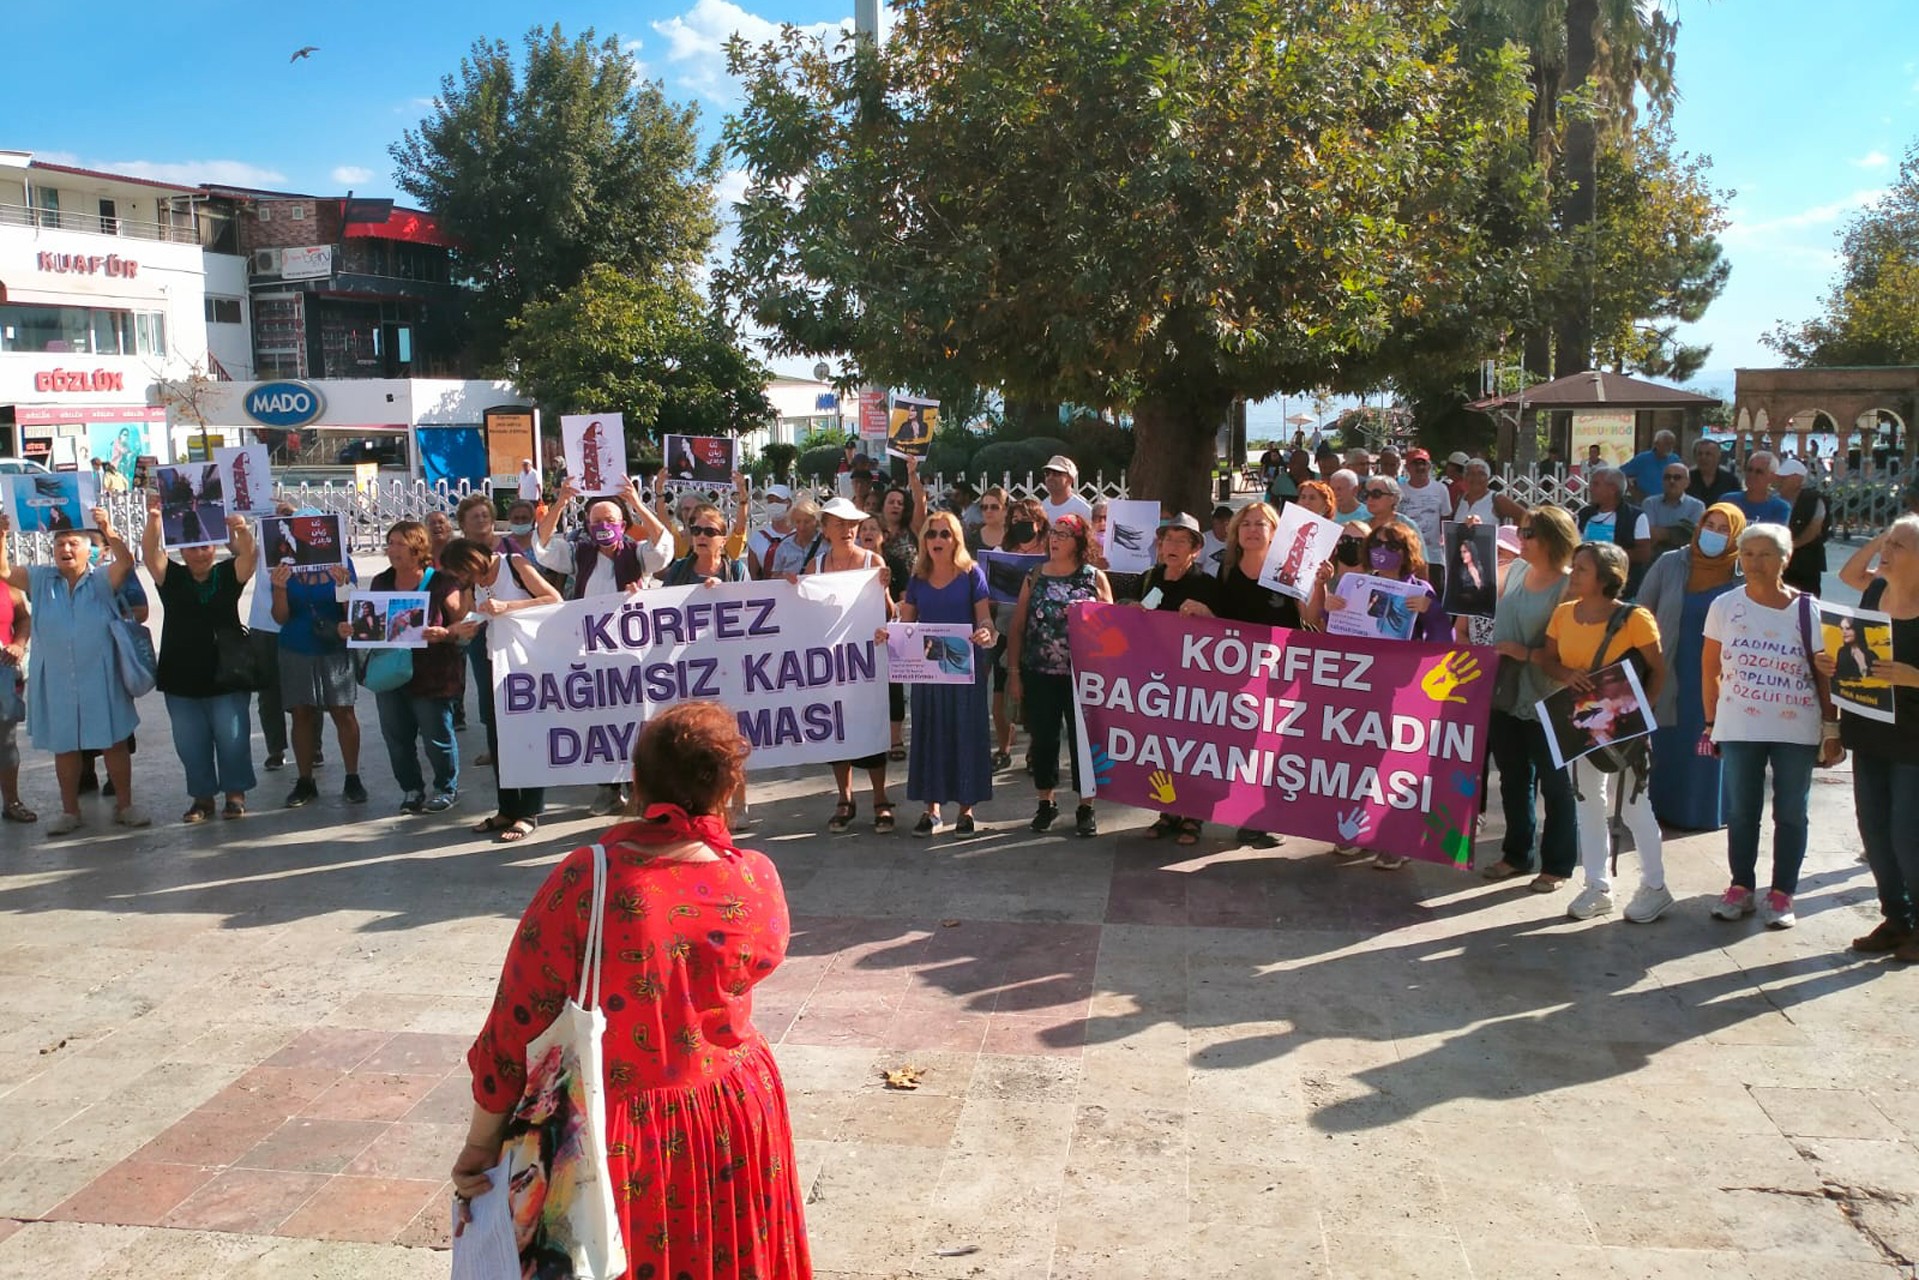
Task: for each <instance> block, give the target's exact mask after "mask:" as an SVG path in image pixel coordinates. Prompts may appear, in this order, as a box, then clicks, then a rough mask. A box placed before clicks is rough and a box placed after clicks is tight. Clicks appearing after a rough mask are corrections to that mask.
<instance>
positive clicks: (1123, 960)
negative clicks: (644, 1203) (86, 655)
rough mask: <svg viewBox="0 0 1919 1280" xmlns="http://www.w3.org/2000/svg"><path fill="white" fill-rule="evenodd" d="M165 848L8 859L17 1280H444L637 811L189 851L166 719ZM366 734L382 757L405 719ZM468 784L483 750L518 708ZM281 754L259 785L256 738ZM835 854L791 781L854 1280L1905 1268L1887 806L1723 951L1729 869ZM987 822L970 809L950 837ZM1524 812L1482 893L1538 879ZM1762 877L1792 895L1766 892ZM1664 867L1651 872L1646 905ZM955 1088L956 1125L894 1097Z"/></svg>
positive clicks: (399, 820) (776, 818)
mask: <svg viewBox="0 0 1919 1280" xmlns="http://www.w3.org/2000/svg"><path fill="white" fill-rule="evenodd" d="M141 711H142V714H143V716H144V717H145V723H144V726H143V728H142V730H141V739H142V743H141V748H140V751H139V753H138V755H137V756H136V765H135V776H136V792H137V793H138V798H139V799H140V801H141V803H142V804H144V805H145V806H147V807H148V808H149V809H150V810H151V812H152V813H153V814H154V816H155V819H156V825H155V826H154V827H153V828H152V829H151V830H148V831H143V832H127V831H122V830H120V829H118V828H115V827H113V826H112V825H111V824H110V822H109V821H108V817H109V814H110V812H111V808H110V806H111V803H112V802H111V801H109V800H102V799H99V798H97V797H89V798H88V799H87V800H86V802H85V804H86V809H87V813H88V817H89V825H88V827H87V828H86V829H85V830H84V831H83V832H82V833H81V834H80V835H79V836H76V837H73V838H68V839H64V840H51V841H50V840H48V839H46V838H45V836H44V835H43V829H44V826H45V823H46V821H47V820H48V819H49V818H50V817H51V816H53V814H54V813H55V812H57V809H58V805H57V803H56V802H55V799H54V796H55V789H54V784H53V778H52V771H51V765H50V762H49V761H48V760H47V758H45V757H40V756H35V755H33V753H31V752H29V753H28V765H27V768H26V771H25V775H24V787H25V791H26V798H27V801H28V803H29V804H30V805H32V806H33V807H35V808H37V809H38V810H39V811H40V813H41V825H40V826H37V827H18V826H12V825H9V826H7V827H6V828H5V829H4V830H0V873H3V874H0V912H4V913H5V916H4V918H5V925H4V933H0V983H4V991H5V995H4V997H0V998H3V999H4V1001H5V1010H6V1013H7V1016H6V1017H5V1018H4V1020H3V1023H0V1092H4V1093H5V1105H4V1106H0V1161H3V1162H0V1275H4V1276H48V1275H63V1276H89V1277H119V1276H127V1277H134V1276H137V1277H142V1278H143V1280H155V1278H159V1277H182V1278H184V1277H193V1278H195V1280H203V1278H215V1277H287V1276H299V1277H307V1276H314V1277H320V1276H325V1277H332V1276H339V1277H411V1276H443V1275H445V1274H446V1273H447V1270H448V1255H447V1254H446V1252H445V1251H444V1250H445V1247H446V1242H447V1233H446V1222H447V1218H448V1200H449V1194H450V1191H449V1187H448V1184H447V1182H446V1177H445V1175H446V1170H447V1167H448V1165H449V1164H450V1162H451V1160H452V1157H453V1155H454V1153H455V1151H456V1149H457V1148H458V1146H459V1144H460V1141H461V1138H462V1135H463V1126H464V1123H465V1117H466V1114H467V1110H468V1093H467V1084H466V1070H465V1066H464V1061H463V1059H464V1052H465V1048H466V1046H467V1044H468V1043H469V1042H470V1040H471V1038H472V1036H473V1034H474V1032H475V1031H476V1030H477V1029H478V1027H479V1025H480V1022H481V1020H482V1017H483V1015H484V1013H485V1011H486V1009H487V1007H488V1004H489V1000H490V996H491V992H492V988H493V984H494V981H495V977H496V974H497V969H498V965H499V962H500V959H501V957H502V956H503V954H504V952H505V948H506V945H507V942H508V938H509V935H510V933H511V930H512V926H513V922H514V920H515V919H516V918H517V914H518V912H519V910H520V909H521V907H522V906H523V905H524V903H525V901H526V900H527V899H528V897H529V896H530V895H531V894H532V892H533V890H534V888H535V887H536V885H537V884H538V882H539V879H540V877H541V876H542V874H543V872H544V868H545V867H547V866H548V865H550V863H551V862H552V861H553V860H554V859H555V858H556V857H558V856H559V855H560V854H561V853H562V852H563V851H565V850H566V849H568V848H571V847H573V846H574V845H576V844H579V843H582V842H583V841H585V840H586V839H587V838H588V837H589V836H590V835H591V833H593V832H594V831H596V830H598V829H599V827H600V825H601V824H600V823H599V822H598V821H597V820H594V819H590V818H588V817H586V815H585V811H584V805H585V803H586V802H587V800H588V799H590V796H591V793H590V792H589V791H588V790H586V789H576V790H568V791H562V792H558V793H555V795H554V800H555V802H556V809H555V811H554V812H553V813H552V814H551V815H550V816H549V820H548V822H547V823H546V824H545V825H544V826H542V827H541V829H540V831H539V833H538V835H537V837H536V838H535V839H534V840H532V841H529V842H528V843H526V844H522V845H518V846H503V845H496V844H492V843H490V842H487V841H485V840H484V839H483V838H482V837H478V836H473V835H470V834H469V833H468V831H467V827H468V826H469V825H471V824H472V823H474V822H476V821H477V820H478V819H479V818H480V817H482V816H484V814H485V813H486V812H488V811H489V807H488V805H487V801H488V800H490V798H491V786H490V779H489V778H487V777H486V776H485V775H484V774H483V773H482V772H480V771H470V772H469V773H468V780H467V786H466V795H465V797H464V798H463V800H462V802H461V804H460V806H459V807H458V808H456V809H455V810H453V811H452V812H450V813H448V814H444V815H438V816H435V817H425V818H405V817H401V816H399V815H398V814H397V813H396V812H395V809H396V806H397V803H398V800H399V796H398V793H397V791H396V790H395V789H394V787H393V785H392V783H391V781H390V779H388V777H387V776H386V767H385V758H384V753H383V752H382V751H381V750H380V748H379V746H378V742H377V737H376V736H375V735H374V734H373V733H371V732H369V733H368V735H367V737H368V746H369V748H370V749H369V750H368V751H367V753H366V758H365V767H364V769H363V773H364V775H365V777H366V779H367V783H368V786H369V787H370V789H371V790H372V792H373V799H372V802H371V804H369V805H367V806H365V807H363V808H355V807H350V806H347V805H346V804H344V803H343V802H342V801H341V800H340V799H339V790H340V782H341V771H340V767H339V763H338V760H337V755H333V752H334V748H333V747H332V744H331V742H330V741H329V745H328V750H329V753H330V755H331V756H332V758H331V759H330V760H329V763H328V765H327V767H326V768H325V769H323V770H322V771H321V773H320V783H321V790H322V793H323V798H322V800H321V801H320V802H319V803H317V804H315V805H314V806H312V807H310V808H307V809H303V810H298V811H285V810H282V809H280V808H279V807H278V805H279V802H280V800H281V798H282V797H283V796H284V794H285V792H286V790H287V789H288V788H289V787H290V786H291V784H292V780H293V779H292V772H291V770H290V769H289V770H287V771H284V772H279V773H271V774H262V775H261V776H262V779H263V785H262V786H261V788H260V789H259V790H258V791H257V792H255V793H254V796H253V804H254V810H255V811H254V812H253V813H252V814H250V815H248V816H247V817H245V818H243V819H240V820H237V821H222V820H220V819H217V818H216V819H214V820H213V821H210V822H208V823H207V824H205V825H204V826H199V827H183V826H180V825H178V823H177V821H176V819H177V815H178V813H179V812H180V811H181V810H182V809H184V807H185V805H186V797H185V796H184V794H183V793H182V792H181V789H180V788H181V783H180V770H179V766H178V763H177V761H176V760H175V759H174V757H173V753H172V751H171V747H170V742H169V741H168V737H167V731H166V727H165V712H164V708H163V706H162V705H161V702H160V700H159V699H158V697H157V696H156V697H149V698H148V699H145V700H143V702H142V704H141ZM361 713H362V716H363V717H364V720H365V723H366V725H367V727H368V728H369V730H370V729H371V728H372V724H373V719H374V717H373V708H372V705H371V699H370V698H363V699H362V705H361ZM461 744H462V748H463V749H464V750H466V751H468V752H474V751H478V750H481V749H482V748H483V746H484V737H483V735H482V733H481V731H480V729H479V725H478V719H477V715H476V716H475V717H474V727H473V728H471V729H469V730H468V731H467V732H466V733H464V734H463V735H462V738H461ZM258 750H259V748H258V744H257V743H256V751H258ZM894 769H895V773H896V780H895V783H894V790H895V793H896V799H898V800H899V802H900V830H899V832H898V833H897V834H894V835H890V836H884V837H882V836H876V835H874V834H872V832H871V812H870V807H869V805H868V803H867V797H866V795H865V794H864V792H862V793H861V795H860V826H859V827H858V828H857V829H856V831H855V832H854V833H852V834H849V835H847V836H843V837H834V836H827V835H824V834H821V831H822V829H823V827H824V824H825V820H826V818H827V816H828V813H829V811H830V809H831V807H832V806H831V796H830V784H829V783H828V781H827V778H826V776H825V770H824V769H819V770H808V771H796V772H789V773H780V774H773V775H756V778H755V791H754V803H753V810H754V815H755V817H756V818H757V819H759V821H760V828H759V831H758V832H757V833H756V835H755V836H754V837H753V839H752V840H749V841H748V842H747V843H757V844H758V845H759V846H760V847H763V848H765V849H767V850H768V851H769V852H771V854H772V856H773V857H774V859H775V860H776V861H777V863H778V864H779V866H780V869H781V872H782V875H783V877H784V879H785V883H786V889H787V894H788V897H789V899H790V901H791V905H792V909H793V912H794V915H795V930H794V937H793V944H792V950H791V955H790V958H789V959H788V961H787V963H786V964H785V966H784V967H782V968H781V969H780V970H779V971H778V973H777V974H775V975H774V976H773V978H772V979H771V980H769V981H768V982H767V983H766V984H765V985H764V986H763V987H762V988H761V989H760V990H761V993H762V994H761V995H760V996H759V998H758V1001H757V1020H758V1022H759V1024H760V1026H761V1028H762V1029H763V1030H764V1032H765V1033H766V1034H767V1036H768V1037H770V1038H771V1039H773V1040H774V1041H775V1042H776V1043H777V1045H778V1054H779V1059H780V1062H781V1065H782V1067H783V1069H784V1070H785V1073H786V1078H787V1084H788V1089H789V1094H790V1098H791V1102H792V1108H793V1113H794V1121H795V1128H796V1132H797V1135H798V1159H799V1164H800V1168H801V1175H802V1178H803V1180H804V1185H805V1187H806V1199H807V1205H806V1212H807V1216H808V1223H809V1228H810V1232H811V1238H812V1246H813V1252H814V1258H815V1262H816V1265H817V1266H818V1268H819V1269H820V1273H821V1274H822V1275H824V1276H827V1277H852V1276H858V1277H904V1276H916V1277H917V1276H944V1277H1022V1278H1023V1277H1047V1276H1051V1277H1061V1278H1064V1277H1093V1276H1098V1277H1102V1278H1104V1277H1125V1276H1142V1277H1145V1276H1151V1277H1178V1276H1193V1277H1214V1276H1229V1275H1244V1276H1274V1277H1280V1276H1284V1277H1295V1276H1319V1275H1340V1276H1368V1277H1372V1276H1381V1277H1384V1276H1391V1277H1405V1276H1419V1277H1424V1276H1474V1277H1491V1276H1518V1277H1536V1276H1555V1275H1565V1276H1575V1275H1576V1276H1581V1277H1591V1276H1619V1277H1653V1276H1661V1277H1665V1276H1673V1277H1678V1276H1711V1277H1754V1278H1755V1280H1775V1278H1776V1280H1788V1278H1791V1280H1800V1278H1804V1277H1855V1276H1856V1277H1868V1276H1889V1275H1902V1274H1909V1272H1910V1268H1909V1266H1908V1265H1907V1264H1906V1262H1905V1259H1906V1258H1908V1257H1919V1207H1915V1205H1914V1203H1913V1196H1914V1195H1915V1193H1919V1148H1915V1146H1914V1143H1913V1137H1914V1134H1915V1131H1919V1088H1915V1083H1914V1081H1915V1077H1916V1076H1919V1054H1915V1052H1914V1048H1915V1037H1916V1036H1919V1013H1915V1007H1916V1005H1915V1001H1914V999H1913V996H1912V984H1913V983H1915V982H1919V974H1909V973H1905V972H1902V971H1900V969H1899V968H1898V967H1897V966H1895V965H1893V964H1890V963H1888V962H1886V961H1884V960H1875V959H1865V958H1859V957H1855V956H1853V955H1851V954H1849V953H1848V952H1847V951H1846V942H1847V940H1848V939H1849V938H1851V937H1854V936H1856V935H1858V934H1860V933H1863V932H1865V931H1866V930H1867V929H1869V928H1870V927H1871V926H1872V925H1873V923H1874V922H1875V921H1876V919H1877V910H1876V906H1875V902H1874V898H1873V894H1872V883H1871V877H1870V876H1869V874H1868V873H1867V871H1866V868H1865V866H1864V865H1863V864H1862V863H1860V862H1859V861H1858V860H1857V854H1858V836H1857V832H1856V829H1855V826H1854V823H1853V817H1852V804H1851V790H1850V785H1849V784H1850V779H1849V776H1848V775H1847V774H1846V772H1845V771H1844V770H1839V771H1834V772H1830V773H1826V772H1822V773H1821V774H1820V776H1819V778H1818V780H1817V781H1816V783H1815V786H1814V801H1813V803H1814V809H1813V813H1814V847H1813V851H1812V853H1811V855H1810V856H1809V858H1808V863H1807V867H1806V872H1805V877H1804V882H1803V884H1802V888H1801V894H1800V897H1799V903H1798V905H1799V926H1798V927H1797V928H1796V929H1792V930H1788V931H1781V932H1766V931H1764V930H1762V929H1761V928H1760V927H1759V926H1758V925H1757V924H1756V923H1754V922H1751V921H1748V922H1745V923H1739V924H1727V923H1722V922H1719V921H1715V920H1712V919H1709V918H1708V917H1707V914H1706V909H1707V907H1708V905H1709V903H1710V901H1711V899H1712V897H1713V896H1715V895H1716V894H1717V893H1718V892H1719V891H1720V890H1721V889H1722V888H1723V887H1724V884H1725V880H1726V876H1725V871H1724V838H1723V836H1722V835H1718V834H1709V835H1701V836H1695V837H1690V838H1679V839H1674V840H1672V841H1670V842H1669V844H1668V861H1669V864H1670V869H1671V881H1672V887H1673V890H1674V892H1675V893H1676V894H1677V895H1678V897H1679V899H1680V901H1679V903H1678V905H1677V906H1676V907H1674V908H1673V910H1672V911H1671V912H1669V913H1668V914H1667V915H1666V917H1665V918H1663V919H1661V920H1659V921H1658V922H1656V923H1654V924H1651V925H1644V926H1641V925H1633V924H1628V923H1626V922H1624V921H1623V920H1621V919H1620V918H1619V917H1618V916H1617V915H1615V916H1613V917H1611V918H1607V919H1602V920H1599V921H1595V922H1592V923H1583V924H1582V923H1575V922H1573V921H1570V920H1567V919H1566V918H1565V917H1564V915H1563V912H1564V909H1565V905H1566V902H1567V901H1568V900H1569V897H1570V891H1568V890H1561V891H1560V892H1558V893H1556V894H1553V895H1536V894H1533V893H1529V892H1527V890H1526V887H1525V886H1526V881H1525V880H1524V879H1519V880H1514V881H1508V882H1506V883H1504V884H1501V885H1489V884H1486V883H1485V882H1483V881H1481V880H1480V879H1479V878H1478V877H1477V876H1476V875H1472V874H1467V873H1461V872H1457V871H1454V870H1451V869H1449V868H1444V867H1437V866H1409V867H1407V868H1405V869H1403V870H1399V871H1392V872H1381V871H1376V870H1374V869H1373V868H1372V867H1371V865H1370V864H1369V863H1366V862H1361V863H1358V864H1348V863H1343V862H1340V861H1339V860H1337V859H1334V858H1332V857H1330V856H1329V855H1328V853H1327V850H1326V847H1325V846H1324V845H1320V844H1316V843H1312V842H1307V841H1304V840H1300V839H1292V840H1288V841H1286V842H1285V843H1284V844H1282V845H1281V846H1280V847H1279V848H1277V849H1274V850H1270V851H1257V850H1253V849H1249V848H1241V847H1236V846H1234V844H1233V842H1232V841H1231V840H1230V839H1229V838H1228V833H1226V832H1224V831H1222V830H1220V829H1217V828H1213V827H1209V828H1208V829H1207V838H1206V839H1204V840H1203V841H1202V842H1201V843H1200V844H1199V845H1197V846H1195V847H1192V848H1177V847H1174V846H1172V845H1170V844H1166V843H1161V842H1153V841H1149V840H1146V839H1144V838H1143V837H1142V835H1141V830H1142V828H1143V826H1144V823H1145V821H1146V815H1143V814H1140V813H1138V812H1136V811H1130V810H1121V809H1117V808H1108V809H1106V810H1104V811H1103V813H1102V818H1101V822H1102V826H1103V828H1104V834H1102V835H1101V836H1100V837H1098V838H1096V839H1090V840H1083V839H1078V838H1076V837H1074V836H1073V835H1072V834H1071V833H1070V828H1071V811H1070V808H1069V809H1068V812H1067V815H1066V817H1065V818H1064V819H1063V820H1062V821H1061V822H1060V824H1059V833H1058V834H1050V835H1046V836H1037V835H1034V834H1033V833H1032V832H1030V831H1029V830H1028V829H1027V826H1026V822H1027V819H1028V817H1029V816H1030V814H1031V791H1030V787H1029V786H1028V784H1027V779H1026V778H1025V777H1024V775H1023V774H1022V773H1021V772H1020V771H1019V769H1018V766H1017V764H1016V765H1015V768H1014V769H1012V770H1011V771H1008V772H1005V773H1002V774H1001V775H1000V784H1001V789H1000V791H999V792H998V794H997V796H996V798H995V799H994V800H993V801H992V802H991V803H990V804H987V805H984V806H982V807H981V810H980V814H981V818H982V827H983V829H982V831H981V833H980V834H979V835H978V836H976V837H974V838H970V839H964V840H960V839H955V838H952V837H950V836H946V837H940V838H936V839H934V840H931V841H924V840H916V839H913V838H912V837H911V836H910V835H908V834H907V831H908V829H909V828H910V827H911V826H912V823H913V821H914V820H915V818H916V817H917V813H916V806H913V805H910V804H908V803H906V801H905V786H904V781H903V778H900V777H898V774H900V773H901V772H903V769H904V766H903V765H895V766H894ZM949 816H950V811H949ZM1497 835H1498V825H1497V821H1496V820H1493V821H1491V822H1489V824H1488V825H1487V827H1486V828H1485V830H1484V831H1483V833H1482V839H1481V843H1480V849H1481V851H1482V852H1481V857H1482V859H1483V860H1488V861H1489V860H1491V859H1492V858H1494V857H1496V856H1497ZM1763 866H1764V863H1763V862H1762V871H1763ZM1636 883H1637V878H1636V862H1635V860H1634V859H1633V858H1632V857H1631V856H1630V855H1628V856H1627V857H1626V858H1625V859H1624V862H1623V865H1622V876H1621V887H1622V889H1623V890H1624V892H1626V893H1630V890H1631V888H1632V887H1633V886H1634V885H1635V884H1636ZM907 1065H911V1066H916V1067H919V1068H921V1069H922V1071H923V1073H924V1078H923V1082H922V1084H921V1085H920V1087H919V1088H918V1089H917V1090H916V1091H912V1092H901V1091H894V1090H889V1089H887V1088H886V1087H885V1082H884V1080H883V1079H882V1071H883V1070H884V1069H889V1068H897V1067H902V1066H907Z"/></svg>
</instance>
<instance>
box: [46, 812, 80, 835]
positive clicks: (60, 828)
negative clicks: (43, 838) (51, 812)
mask: <svg viewBox="0 0 1919 1280" xmlns="http://www.w3.org/2000/svg"><path fill="white" fill-rule="evenodd" d="M85 825H86V821H85V819H83V818H81V816H80V815H79V814H77V813H63V814H61V815H60V816H59V817H57V818H55V819H54V820H53V821H52V822H49V823H48V824H47V825H46V832H47V834H48V835H50V836H70V835H72V834H73V833H74V832H76V831H78V830H79V829H80V828H81V827H84V826H85Z"/></svg>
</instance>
